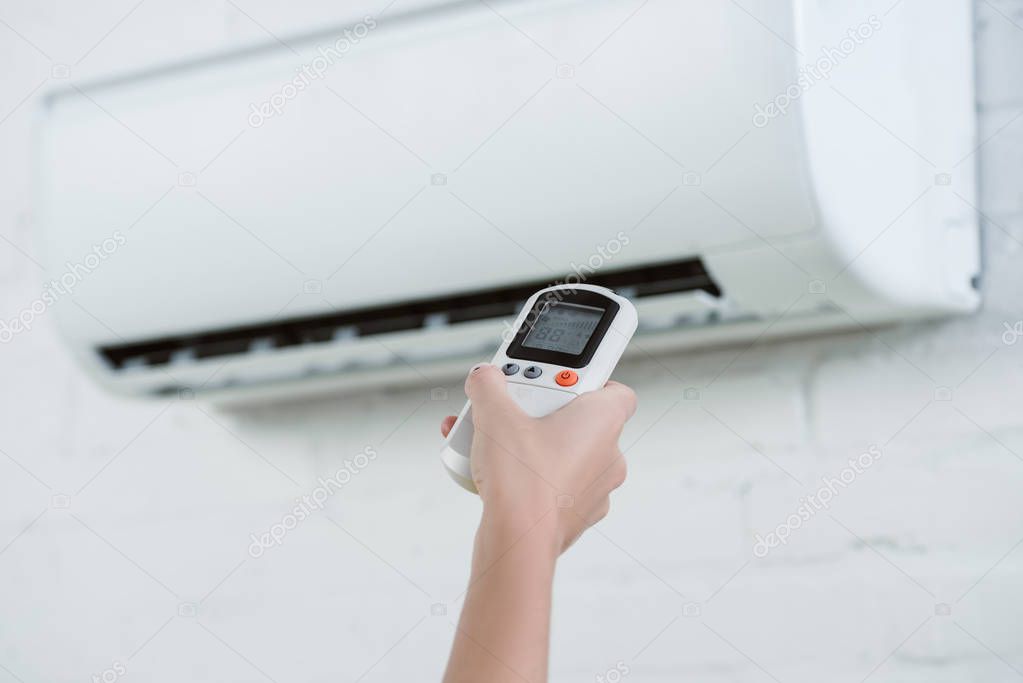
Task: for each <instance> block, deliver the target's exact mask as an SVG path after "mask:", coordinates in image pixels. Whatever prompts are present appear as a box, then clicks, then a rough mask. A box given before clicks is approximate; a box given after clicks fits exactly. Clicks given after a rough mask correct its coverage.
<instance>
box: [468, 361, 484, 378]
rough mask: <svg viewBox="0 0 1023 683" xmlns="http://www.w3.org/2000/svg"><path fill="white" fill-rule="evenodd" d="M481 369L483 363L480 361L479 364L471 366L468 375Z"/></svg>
mask: <svg viewBox="0 0 1023 683" xmlns="http://www.w3.org/2000/svg"><path fill="white" fill-rule="evenodd" d="M482 369H483V364H482V363H481V364H479V365H476V366H473V368H472V370H470V371H469V374H470V375H475V374H476V373H477V372H479V371H480V370H482Z"/></svg>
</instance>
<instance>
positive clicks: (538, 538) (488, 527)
mask: <svg viewBox="0 0 1023 683" xmlns="http://www.w3.org/2000/svg"><path fill="white" fill-rule="evenodd" d="M563 540H564V539H562V537H561V530H560V528H559V524H558V511H557V510H556V509H555V508H554V507H553V506H550V507H548V508H547V509H540V508H533V507H521V508H516V509H513V510H508V509H502V508H496V507H495V506H491V505H484V508H483V516H482V518H481V519H480V526H479V530H478V531H477V534H476V545H477V551H478V552H477V553H476V555H477V557H478V558H479V559H480V560H482V561H483V563H484V565H490V564H491V563H493V562H495V561H497V560H498V559H499V558H502V557H505V556H509V555H514V557H515V558H517V559H522V560H526V561H529V562H530V563H531V564H534V565H535V566H537V567H549V568H550V569H551V571H553V567H554V563H555V561H556V560H557V558H558V556H559V555H560V554H561V548H562V546H563Z"/></svg>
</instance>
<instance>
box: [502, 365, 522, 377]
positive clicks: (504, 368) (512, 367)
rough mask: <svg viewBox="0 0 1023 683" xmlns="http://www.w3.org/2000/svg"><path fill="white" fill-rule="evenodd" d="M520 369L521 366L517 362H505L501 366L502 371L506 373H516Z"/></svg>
mask: <svg viewBox="0 0 1023 683" xmlns="http://www.w3.org/2000/svg"><path fill="white" fill-rule="evenodd" d="M518 371H519V366H518V364H517V363H505V364H504V365H503V366H501V372H503V373H504V374H506V375H514V374H515V373H516V372H518Z"/></svg>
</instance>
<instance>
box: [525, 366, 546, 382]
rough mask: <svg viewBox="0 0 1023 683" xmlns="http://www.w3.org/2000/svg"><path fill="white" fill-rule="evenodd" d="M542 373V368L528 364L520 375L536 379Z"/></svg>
mask: <svg viewBox="0 0 1023 683" xmlns="http://www.w3.org/2000/svg"><path fill="white" fill-rule="evenodd" d="M542 374H543V370H541V369H540V368H538V367H536V366H535V365H530V366H529V367H528V368H526V369H525V370H523V371H522V376H523V377H525V378H526V379H536V378H537V377H539V376H540V375H542Z"/></svg>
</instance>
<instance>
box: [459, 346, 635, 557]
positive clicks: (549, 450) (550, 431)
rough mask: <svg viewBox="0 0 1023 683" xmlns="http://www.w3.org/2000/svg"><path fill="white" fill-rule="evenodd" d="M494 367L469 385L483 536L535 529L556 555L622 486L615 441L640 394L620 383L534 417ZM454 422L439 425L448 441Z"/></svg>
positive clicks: (474, 375)
mask: <svg viewBox="0 0 1023 683" xmlns="http://www.w3.org/2000/svg"><path fill="white" fill-rule="evenodd" d="M506 382H507V381H506V379H505V376H504V374H503V373H502V372H501V371H500V370H499V369H498V368H496V367H494V366H492V365H480V366H477V367H476V368H474V369H473V371H472V372H471V373H470V374H469V377H468V378H467V379H466V382H465V391H466V394H467V395H468V396H469V398H470V400H471V401H472V415H473V426H474V428H475V430H474V431H475V435H474V437H473V444H472V453H471V458H470V460H471V469H472V478H473V482H474V483H475V485H476V488H477V490H478V491H479V494H480V498H481V499H482V500H483V521H482V523H481V533H488V532H492V533H498V534H500V535H502V536H504V535H505V533H508V534H511V535H512V536H513V537H516V538H517V537H518V536H519V535H521V534H524V533H525V532H526V531H531V530H534V529H535V530H536V531H537V532H538V533H539V534H540V535H542V536H543V537H544V538H545V541H546V544H545V545H548V546H549V548H550V550H551V551H552V553H553V555H552V557H556V556H557V555H559V554H561V553H562V552H564V550H565V549H567V548H568V547H569V546H570V545H571V544H572V543H573V542H575V540H576V539H577V538H579V536H580V535H581V534H582V533H583V531H585V530H586V529H587V528H589V527H590V526H592V525H593V524H595V523H596V522H598V521H599V520H601V519H603V518H604V516H605V515H607V513H608V510H609V508H610V497H609V496H610V493H611V491H613V490H614V489H616V488H618V487H619V486H621V484H622V483H623V482H624V481H625V475H626V465H625V459H624V457H623V456H622V453H621V450H620V449H619V447H618V438H619V436H620V435H621V432H622V428H623V426H624V425H625V422H626V421H627V420H628V419H629V418H630V417H632V414H633V413H634V412H635V410H636V395H635V394H634V393H633V391H632V390H631V389H630V388H628V387H627V386H625V385H624V384H620V383H618V382H608V383H607V385H606V386H605V387H604V388H603V389H600V390H598V391H593V392H589V393H586V394H583V395H582V396H580V397H578V398H576V399H574V400H573V401H572V402H571V403H569V404H568V405H566V406H564V407H563V408H561V409H560V410H557V411H555V412H554V413H551V414H550V415H547V416H545V417H541V418H533V417H529V416H528V415H526V413H525V412H523V410H522V409H521V408H520V407H519V406H518V404H516V403H515V401H514V400H513V399H512V398H511V396H510V395H509V394H508V390H507V386H506ZM454 422H455V417H454V416H449V417H447V418H445V419H444V420H443V422H442V423H441V432H442V433H443V434H444V435H445V436H447V434H448V432H449V431H450V430H451V428H452V426H453V425H454Z"/></svg>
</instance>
